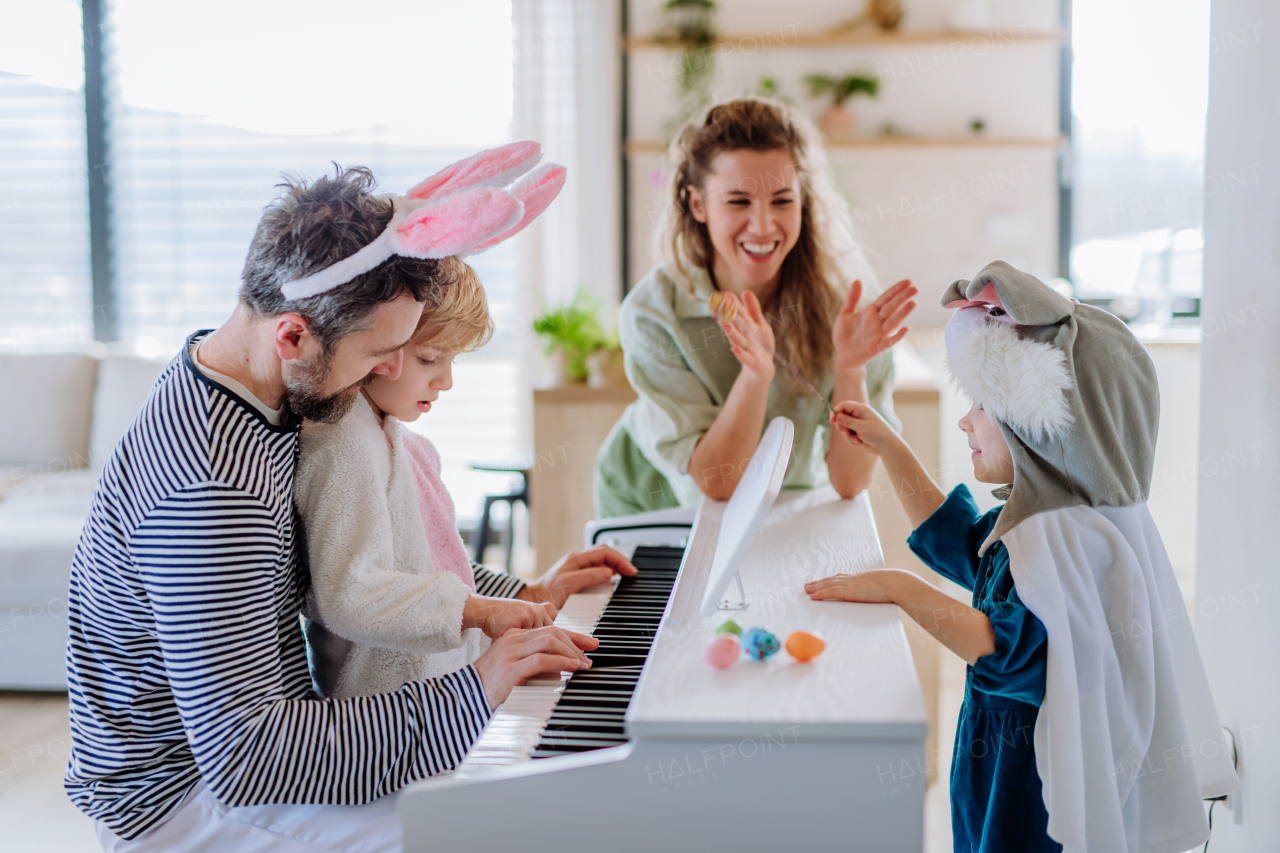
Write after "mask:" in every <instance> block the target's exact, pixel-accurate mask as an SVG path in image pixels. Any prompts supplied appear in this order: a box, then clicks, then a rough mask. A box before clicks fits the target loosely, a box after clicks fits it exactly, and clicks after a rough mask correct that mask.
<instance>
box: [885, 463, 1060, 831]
mask: <svg viewBox="0 0 1280 853" xmlns="http://www.w3.org/2000/svg"><path fill="white" fill-rule="evenodd" d="M1000 509H1001V508H1000V507H996V508H995V509H993V510H991V511H990V512H988V513H985V514H983V513H980V512H979V510H978V505H977V504H976V503H974V501H973V496H972V495H971V494H970V493H969V489H968V488H967V487H966V486H963V485H960V486H956V487H955V489H953V490H952V492H951V494H950V495H948V496H947V499H946V501H944V502H943V504H942V506H940V507H938V509H937V510H935V511H934V513H933V515H931V516H929V518H928V519H926V520H925V521H924V522H923V523H922V524H921V525H920V526H919V527H917V528H916V529H915V531H914V532H912V534H911V536H910V538H908V539H907V544H908V545H909V546H911V550H912V551H914V552H915V553H916V555H917V556H918V557H919V558H920V559H921V560H923V561H924V562H925V563H926V564H927V565H928V566H929V567H930V568H931V569H933V570H934V571H936V572H937V573H938V574H940V575H942V576H944V577H946V578H949V579H951V580H953V581H955V582H956V583H958V584H960V585H961V586H963V587H965V588H966V589H971V590H973V606H974V607H975V608H977V609H978V610H981V611H982V612H983V613H985V614H986V615H987V618H988V619H990V620H991V628H992V630H993V631H994V632H995V644H996V650H995V651H994V652H993V653H992V654H989V655H984V656H983V657H980V658H978V661H977V663H975V664H974V665H973V666H971V667H968V670H967V672H966V674H965V685H964V704H963V705H962V706H961V708H960V720H959V723H958V724H957V726H956V742H955V746H954V748H953V751H952V756H951V831H952V834H953V836H954V841H953V849H954V850H955V852H956V853H1012V851H1018V853H1040V852H1041V851H1054V853H1056V851H1060V850H1062V845H1061V844H1059V843H1057V842H1056V841H1054V840H1053V839H1051V838H1050V837H1049V834H1048V831H1047V826H1048V823H1049V814H1048V812H1047V811H1045V807H1044V800H1043V798H1042V797H1041V788H1040V774H1039V773H1038V772H1037V770H1036V753H1035V744H1034V736H1035V728H1036V716H1037V715H1038V714H1039V712H1040V700H1041V699H1042V698H1043V697H1044V683H1045V664H1046V660H1047V654H1048V644H1049V637H1048V634H1047V633H1046V632H1045V629H1044V623H1042V622H1041V621H1040V620H1039V619H1037V618H1036V616H1035V614H1033V613H1032V612H1031V611H1030V610H1028V609H1027V607H1026V605H1024V604H1023V603H1022V601H1021V599H1019V598H1018V593H1017V591H1016V590H1015V589H1014V586H1013V576H1012V575H1011V574H1010V573H1009V552H1008V551H1007V550H1005V547H1004V543H1003V542H1000V541H996V542H994V543H992V545H991V547H989V548H988V549H987V550H986V552H985V553H984V554H983V555H982V557H981V558H979V557H978V548H979V547H980V546H981V545H982V543H983V541H985V540H986V538H987V535H988V534H989V533H990V532H991V530H992V528H994V527H995V526H996V519H997V518H998V517H999V515H1000Z"/></svg>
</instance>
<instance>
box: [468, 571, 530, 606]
mask: <svg viewBox="0 0 1280 853" xmlns="http://www.w3.org/2000/svg"><path fill="white" fill-rule="evenodd" d="M471 571H472V572H473V573H474V575H475V579H476V595H488V596H491V597H493V598H515V597H516V596H517V595H519V594H520V590H522V589H524V588H525V586H527V584H525V582H524V581H522V580H520V579H519V578H518V577H516V576H514V575H506V574H502V573H501V572H495V571H493V570H492V569H486V568H485V567H484V566H482V565H480V564H479V563H472V564H471Z"/></svg>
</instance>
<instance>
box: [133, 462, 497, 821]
mask: <svg viewBox="0 0 1280 853" xmlns="http://www.w3.org/2000/svg"><path fill="white" fill-rule="evenodd" d="M278 511H279V510H277V512H278ZM284 521H285V520H283V519H280V518H278V517H276V515H275V514H273V512H272V508H271V507H270V506H269V505H268V504H267V503H266V502H264V501H263V500H262V499H261V498H259V497H256V496H255V495H253V494H251V493H249V492H246V491H244V490H242V489H238V488H232V487H229V486H224V485H218V484H210V483H203V484H197V485H193V486H188V487H186V488H184V489H182V490H180V491H178V492H176V493H174V494H172V495H170V496H169V497H167V498H165V499H164V500H161V501H160V502H159V503H158V504H157V505H156V506H155V507H154V509H152V510H151V511H150V512H149V513H148V514H147V516H146V517H145V519H143V521H142V523H141V524H139V525H138V527H137V528H136V529H135V531H134V534H133V535H132V536H131V537H130V540H129V548H130V551H131V552H132V555H133V559H134V561H135V565H136V566H137V570H138V572H139V576H140V578H141V580H142V583H143V586H144V587H145V590H146V592H147V596H148V598H149V599H150V603H151V606H152V608H153V610H154V613H155V625H156V632H157V639H158V642H159V647H160V654H161V656H162V658H163V665H164V668H165V670H166V672H167V673H168V676H169V683H170V688H171V690H172V692H173V697H174V700H175V701H176V704H177V706H178V711H179V714H180V715H181V719H182V724H183V727H184V729H185V731H186V735H187V740H188V743H189V744H190V746H191V750H192V753H193V754H194V757H195V760H196V763H197V765H198V766H199V768H200V774H201V776H202V777H203V778H204V780H205V782H206V784H208V786H209V787H210V789H212V791H213V792H214V794H215V795H216V796H217V797H218V799H219V800H221V801H222V802H223V803H225V804H227V805H230V806H242V805H253V804H261V803H335V804H351V805H354V804H360V803H366V802H369V801H371V800H374V799H376V798H378V797H381V796H384V795H386V794H389V793H392V792H393V791H395V790H397V789H399V788H400V787H402V786H404V785H405V784H407V783H409V782H412V781H414V780H416V779H419V778H422V777H424V776H428V775H431V774H435V773H439V772H441V771H445V770H449V769H452V768H453V767H455V766H457V764H458V763H459V762H461V760H462V758H463V756H464V755H465V754H466V751H467V749H468V748H469V747H470V746H471V744H472V743H473V742H474V741H475V739H476V737H478V736H479V734H480V731H481V730H482V729H483V727H484V725H485V723H486V722H487V720H488V718H489V716H490V714H491V711H490V709H489V703H488V699H487V698H486V696H485V693H484V688H483V687H482V685H481V683H480V677H479V674H478V673H477V672H476V671H475V669H474V668H473V667H467V668H465V669H462V670H459V671H458V672H455V673H451V674H450V675H447V676H445V677H443V678H438V679H432V680H429V681H425V682H411V683H409V684H405V685H404V686H403V687H401V688H400V689H399V690H398V691H396V692H395V693H387V694H380V695H375V696H368V697H361V698H356V699H349V700H342V701H334V700H325V701H321V700H316V699H298V698H294V699H289V698H287V696H286V687H285V685H286V683H287V682H288V681H289V679H290V677H291V673H289V672H286V670H287V669H288V668H289V667H290V666H291V665H292V664H291V662H290V661H289V658H288V656H286V655H282V654H281V649H282V646H284V645H285V642H284V640H283V638H284V637H285V636H286V633H287V632H291V631H297V630H299V628H298V620H297V614H296V613H281V612H280V610H279V608H278V607H277V606H276V604H275V600H274V597H273V596H274V593H275V592H276V590H275V589H274V588H275V586H276V584H277V583H279V582H280V579H279V575H278V572H277V571H276V566H277V564H278V560H279V559H280V548H281V536H280V526H281V523H282V522H284ZM285 523H287V522H285Z"/></svg>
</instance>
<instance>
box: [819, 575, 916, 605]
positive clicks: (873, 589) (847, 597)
mask: <svg viewBox="0 0 1280 853" xmlns="http://www.w3.org/2000/svg"><path fill="white" fill-rule="evenodd" d="M903 574H911V573H910V572H904V571H903V570H902V569H877V570H875V571H871V572H859V573H858V574H856V575H832V576H831V577H829V578H823V579H822V580H820V581H810V582H809V583H807V584H805V585H804V591H805V592H806V593H808V594H809V598H811V599H813V600H814V601H861V602H864V603H866V604H893V603H894V591H895V590H896V588H897V581H899V580H900V579H901V577H900V576H901V575H903ZM913 577H914V575H913Z"/></svg>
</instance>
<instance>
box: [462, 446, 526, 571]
mask: <svg viewBox="0 0 1280 853" xmlns="http://www.w3.org/2000/svg"><path fill="white" fill-rule="evenodd" d="M532 467H533V465H532V460H530V459H519V460H516V461H513V462H472V463H471V470H473V471H492V472H494V473H497V474H519V475H520V488H519V489H517V490H516V491H514V492H508V493H507V494H505V495H485V496H484V512H482V513H481V514H480V523H479V525H477V526H476V536H475V561H476V562H477V563H483V562H484V550H485V548H486V547H488V545H489V537H490V535H492V533H493V529H492V525H491V522H490V520H489V512H490V510H492V509H493V505H494V504H496V503H505V504H507V506H508V507H510V514H509V515H508V516H507V574H511V555H512V552H514V551H515V549H516V548H515V545H516V541H515V539H516V531H515V518H516V516H515V509H516V502H517V501H518V502H520V503H522V504H524V507H525V510H526V511H527V510H528V509H529V470H530V469H531V468H532Z"/></svg>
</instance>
